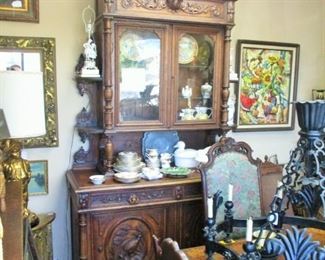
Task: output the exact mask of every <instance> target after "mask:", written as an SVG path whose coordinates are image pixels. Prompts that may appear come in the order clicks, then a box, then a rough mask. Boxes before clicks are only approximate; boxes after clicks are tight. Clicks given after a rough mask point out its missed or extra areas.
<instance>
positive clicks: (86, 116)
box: [76, 78, 97, 127]
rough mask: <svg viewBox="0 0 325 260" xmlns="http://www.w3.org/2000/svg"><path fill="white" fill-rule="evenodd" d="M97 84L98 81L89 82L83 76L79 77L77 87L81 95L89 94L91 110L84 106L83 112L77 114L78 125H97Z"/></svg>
mask: <svg viewBox="0 0 325 260" xmlns="http://www.w3.org/2000/svg"><path fill="white" fill-rule="evenodd" d="M96 84H97V83H96V82H88V81H87V80H84V79H82V78H78V79H77V88H78V91H79V94H80V95H81V96H84V95H85V94H86V95H87V96H88V98H89V107H90V110H89V111H87V109H86V108H85V107H83V108H82V110H81V112H80V113H79V114H78V115H77V124H76V125H77V127H90V126H92V127H95V126H96V125H97V116H96V114H97V110H96V107H97V106H96V102H97V97H96V87H97V86H96Z"/></svg>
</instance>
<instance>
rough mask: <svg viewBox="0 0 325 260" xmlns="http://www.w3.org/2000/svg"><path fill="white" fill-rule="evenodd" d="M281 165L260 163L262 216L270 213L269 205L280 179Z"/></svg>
mask: <svg viewBox="0 0 325 260" xmlns="http://www.w3.org/2000/svg"><path fill="white" fill-rule="evenodd" d="M282 172H283V165H280V164H275V163H272V162H270V161H268V160H267V156H266V157H265V161H264V162H262V163H261V181H260V182H261V198H262V215H264V216H265V215H267V214H268V212H269V211H270V204H271V202H272V200H273V197H274V194H275V192H276V188H277V184H278V181H280V180H281V178H282Z"/></svg>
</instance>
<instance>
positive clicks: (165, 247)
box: [153, 236, 188, 260]
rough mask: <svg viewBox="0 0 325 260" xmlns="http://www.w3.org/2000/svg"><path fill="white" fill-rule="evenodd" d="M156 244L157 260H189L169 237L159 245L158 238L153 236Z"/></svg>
mask: <svg viewBox="0 0 325 260" xmlns="http://www.w3.org/2000/svg"><path fill="white" fill-rule="evenodd" d="M153 238H154V240H155V243H156V253H157V259H159V260H188V257H187V256H186V254H185V253H184V252H183V251H182V250H181V249H180V248H179V246H178V243H177V242H176V241H174V240H173V239H171V238H170V237H167V238H165V239H163V241H162V242H161V244H160V245H159V241H158V238H157V237H156V236H153Z"/></svg>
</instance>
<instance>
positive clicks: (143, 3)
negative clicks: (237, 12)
mask: <svg viewBox="0 0 325 260" xmlns="http://www.w3.org/2000/svg"><path fill="white" fill-rule="evenodd" d="M121 5H122V7H123V8H125V9H129V8H132V7H141V8H144V9H149V10H163V9H166V10H167V11H168V10H169V11H171V12H175V11H182V12H183V13H186V14H208V13H210V14H212V15H213V16H220V14H221V11H222V10H221V8H220V7H218V6H216V5H215V4H213V5H212V4H203V3H194V2H193V1H184V0H122V3H121Z"/></svg>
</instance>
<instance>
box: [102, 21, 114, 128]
mask: <svg viewBox="0 0 325 260" xmlns="http://www.w3.org/2000/svg"><path fill="white" fill-rule="evenodd" d="M103 26H104V28H103V34H104V43H103V45H104V46H103V48H104V49H103V55H104V56H105V57H106V58H105V59H104V69H105V71H106V73H105V75H104V93H103V98H104V108H103V110H104V118H103V120H104V123H103V124H104V127H105V129H107V130H109V129H112V128H113V105H112V102H113V95H114V93H113V86H112V78H113V75H112V74H111V72H109V71H110V70H109V69H106V68H110V67H111V66H112V64H111V58H112V54H111V51H109V50H111V46H112V23H111V20H110V19H104V21H103ZM108 72H109V73H108Z"/></svg>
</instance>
